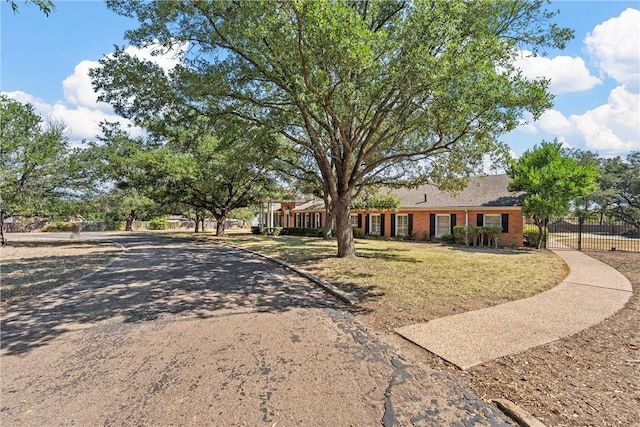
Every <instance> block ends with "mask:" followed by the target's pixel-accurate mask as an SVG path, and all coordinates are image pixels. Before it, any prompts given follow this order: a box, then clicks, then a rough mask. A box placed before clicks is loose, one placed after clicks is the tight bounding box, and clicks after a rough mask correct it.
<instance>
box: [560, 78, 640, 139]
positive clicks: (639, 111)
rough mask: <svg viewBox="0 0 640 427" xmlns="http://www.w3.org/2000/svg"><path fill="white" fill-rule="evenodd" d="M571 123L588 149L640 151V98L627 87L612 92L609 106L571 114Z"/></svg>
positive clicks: (620, 87)
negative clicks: (579, 113)
mask: <svg viewBox="0 0 640 427" xmlns="http://www.w3.org/2000/svg"><path fill="white" fill-rule="evenodd" d="M571 121H572V122H573V123H574V124H575V126H576V128H577V129H578V131H579V132H580V134H581V135H582V137H583V138H584V140H585V143H586V147H587V149H589V150H594V151H603V152H616V151H632V150H640V97H639V96H638V94H637V93H633V92H630V91H628V90H627V89H626V88H625V87H624V86H619V87H617V88H615V89H614V90H612V91H611V93H610V94H609V98H608V102H607V104H605V105H601V106H600V107H598V108H595V109H593V110H590V111H587V112H586V113H584V114H581V115H572V116H571Z"/></svg>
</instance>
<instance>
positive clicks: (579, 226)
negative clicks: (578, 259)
mask: <svg viewBox="0 0 640 427" xmlns="http://www.w3.org/2000/svg"><path fill="white" fill-rule="evenodd" d="M583 224H584V217H582V216H581V217H578V250H579V251H581V250H582V225H583Z"/></svg>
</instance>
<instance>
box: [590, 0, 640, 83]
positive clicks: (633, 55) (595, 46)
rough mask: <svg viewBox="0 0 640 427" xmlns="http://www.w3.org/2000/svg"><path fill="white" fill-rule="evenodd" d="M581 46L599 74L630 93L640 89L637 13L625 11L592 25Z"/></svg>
mask: <svg viewBox="0 0 640 427" xmlns="http://www.w3.org/2000/svg"><path fill="white" fill-rule="evenodd" d="M584 43H585V45H586V47H587V51H588V52H589V54H590V55H591V56H592V57H593V58H594V60H595V61H596V63H597V64H598V65H599V67H600V70H602V72H603V73H605V74H606V75H608V76H610V77H611V78H613V79H615V80H616V81H617V82H618V83H621V84H623V85H625V86H630V88H631V89H632V90H635V91H638V90H639V89H640V88H639V87H638V84H639V83H640V61H639V57H640V10H638V9H631V8H629V9H627V10H625V11H624V12H622V13H621V14H620V16H619V17H617V18H612V19H609V20H608V21H605V22H603V23H602V24H600V25H596V27H595V28H594V29H593V31H592V32H591V33H589V34H587V37H586V38H585V40H584Z"/></svg>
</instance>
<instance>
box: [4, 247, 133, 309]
mask: <svg viewBox="0 0 640 427" xmlns="http://www.w3.org/2000/svg"><path fill="white" fill-rule="evenodd" d="M120 253H121V250H120V249H119V248H118V247H116V246H114V245H109V244H96V243H81V242H64V241H62V242H12V243H11V245H10V246H5V247H3V248H2V249H1V250H0V260H1V261H2V267H1V274H2V279H1V280H0V295H1V298H0V307H2V308H6V307H8V306H11V305H14V304H17V303H19V302H21V301H24V300H27V299H29V298H32V297H34V296H36V295H39V294H41V293H43V292H46V291H48V290H50V289H52V288H55V287H57V286H60V285H62V284H64V283H68V282H72V281H74V280H77V279H79V278H80V277H82V276H84V275H86V274H89V273H91V272H92V271H95V270H96V269H97V268H99V267H101V266H102V265H104V264H106V263H107V262H109V261H110V260H111V259H113V258H114V257H115V256H117V255H119V254H120Z"/></svg>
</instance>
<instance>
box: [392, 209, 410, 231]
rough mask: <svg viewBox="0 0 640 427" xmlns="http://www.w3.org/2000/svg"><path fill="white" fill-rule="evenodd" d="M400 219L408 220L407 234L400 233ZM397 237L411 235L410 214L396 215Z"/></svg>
mask: <svg viewBox="0 0 640 427" xmlns="http://www.w3.org/2000/svg"><path fill="white" fill-rule="evenodd" d="M400 218H406V219H407V224H406V232H403V233H401V232H400V231H399V227H398V225H399V224H400V221H398V219H400ZM395 232H396V236H408V235H409V214H396V229H395Z"/></svg>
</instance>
